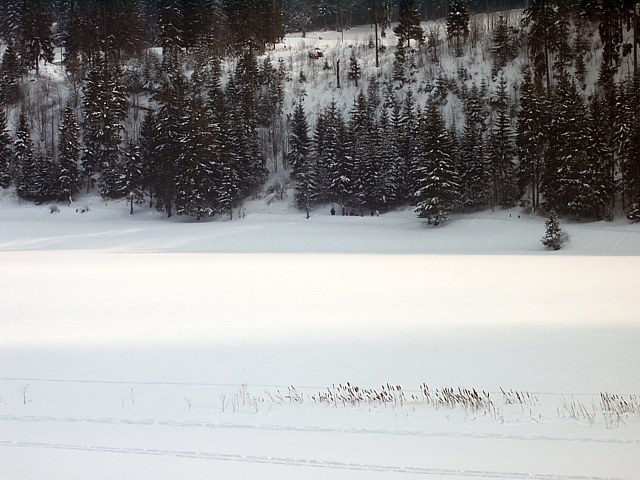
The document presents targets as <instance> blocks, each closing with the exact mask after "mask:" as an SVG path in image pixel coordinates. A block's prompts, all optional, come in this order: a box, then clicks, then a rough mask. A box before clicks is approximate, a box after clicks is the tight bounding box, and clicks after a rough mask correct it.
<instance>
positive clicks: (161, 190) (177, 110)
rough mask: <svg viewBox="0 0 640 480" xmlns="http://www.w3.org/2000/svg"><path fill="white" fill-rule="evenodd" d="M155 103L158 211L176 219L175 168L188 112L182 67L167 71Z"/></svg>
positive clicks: (153, 186)
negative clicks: (174, 216)
mask: <svg viewBox="0 0 640 480" xmlns="http://www.w3.org/2000/svg"><path fill="white" fill-rule="evenodd" d="M154 99H155V100H156V102H157V103H158V104H159V109H158V113H157V136H156V139H155V144H156V151H155V155H154V157H153V158H154V161H153V164H152V165H151V171H152V174H151V178H152V180H153V182H154V183H153V185H152V189H153V191H154V192H155V195H156V209H158V210H160V211H164V212H165V213H166V214H167V216H168V217H171V215H173V206H174V202H175V197H176V174H177V171H176V167H177V163H178V158H179V157H180V154H181V152H182V145H181V143H180V142H181V140H182V139H183V138H184V133H185V128H186V117H187V108H188V84H187V79H186V78H185V76H184V74H183V73H182V70H181V68H180V67H179V65H176V66H175V67H174V68H173V69H169V70H167V71H166V73H165V74H164V76H163V78H162V83H161V86H160V89H159V91H158V92H157V93H156V95H155V97H154Z"/></svg>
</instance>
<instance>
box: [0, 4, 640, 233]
mask: <svg viewBox="0 0 640 480" xmlns="http://www.w3.org/2000/svg"><path fill="white" fill-rule="evenodd" d="M639 16H640V4H638V3H637V2H635V1H628V0H615V1H614V0H611V1H604V0H582V1H579V0H549V1H540V0H529V1H526V2H523V1H506V0H491V1H489V0H487V1H484V0H482V1H481V0H477V1H464V0H450V1H444V0H443V1H437V0H435V1H420V0H397V1H393V0H318V1H312V0H102V1H98V0H4V1H3V2H2V3H1V5H0V38H1V39H0V52H1V55H2V60H1V64H0V102H1V104H2V106H3V108H0V185H1V187H2V188H3V189H5V190H9V191H11V192H15V195H17V196H18V197H19V198H20V199H21V200H22V201H27V202H36V203H44V202H73V201H75V199H76V198H78V197H79V196H82V195H86V194H91V193H95V194H98V193H99V195H101V196H102V197H104V198H105V199H107V200H112V199H119V198H126V199H128V201H129V202H130V204H131V211H132V212H133V208H134V205H136V208H149V207H150V208H155V209H158V210H161V211H163V212H165V213H166V215H167V216H172V215H174V214H177V215H185V216H191V217H194V218H195V219H198V220H200V219H204V218H206V217H211V216H221V217H233V215H234V212H235V211H237V208H238V207H239V206H241V205H242V202H243V201H244V200H245V199H247V198H251V197H254V198H255V197H256V196H257V195H259V194H261V193H262V192H264V191H266V190H268V191H272V192H275V193H276V194H279V195H283V194H284V193H283V192H285V191H288V192H291V194H292V198H291V200H292V201H293V202H295V203H296V204H297V206H298V207H299V208H300V210H301V214H306V215H307V217H309V216H310V215H312V214H313V210H314V208H327V210H328V209H329V208H331V207H332V206H333V207H334V208H335V209H336V210H338V212H347V211H349V212H350V211H355V212H357V214H358V215H362V214H365V215H368V214H369V213H370V212H371V214H373V212H375V211H379V212H384V211H388V210H392V209H395V208H399V207H407V206H410V207H411V208H413V209H415V212H416V214H417V215H418V216H419V217H421V218H426V219H428V221H429V223H433V224H435V225H438V224H440V223H441V222H443V221H445V220H446V219H447V216H448V215H449V214H452V213H457V212H470V211H475V210H482V209H487V208H492V209H493V208H503V207H505V208H510V207H514V206H520V207H522V208H524V209H527V211H532V212H543V211H555V212H558V214H560V215H562V216H566V217H571V218H574V219H577V220H583V219H584V220H591V219H593V220H600V219H610V218H613V216H614V215H625V216H627V217H628V218H629V219H631V220H639V219H640V72H639V71H638V66H637V63H638V52H637V50H638V42H639V41H640V38H639V37H638V35H637V33H636V31H637V26H638V23H639V19H638V17H639ZM356 26H361V27H362V26H364V27H366V28H367V32H368V34H367V36H366V38H363V39H362V40H361V41H353V40H351V39H350V40H344V41H339V42H337V43H336V45H335V47H332V48H331V50H329V49H325V50H324V51H323V50H321V49H312V48H306V47H305V46H304V45H303V42H304V39H305V38H306V37H307V35H308V33H309V32H314V31H315V32H318V31H320V32H328V31H339V32H349V31H350V30H351V29H353V28H355V27H356ZM289 34H291V35H293V34H295V35H296V38H298V37H299V38H301V39H302V40H301V42H297V41H296V43H293V42H289V41H288V40H287V38H288V37H287V35H289ZM320 35H322V34H320ZM343 36H344V35H343ZM487 65H488V66H489V67H488V69H487V68H484V67H483V66H487Z"/></svg>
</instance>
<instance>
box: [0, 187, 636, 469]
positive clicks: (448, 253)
mask: <svg viewBox="0 0 640 480" xmlns="http://www.w3.org/2000/svg"><path fill="white" fill-rule="evenodd" d="M2 201H3V205H2V208H0V225H1V226H2V235H1V237H0V250H1V251H0V265H2V275H1V276H0V292H1V293H2V317H1V319H0V463H1V464H2V474H1V475H0V477H2V478H7V479H11V480H21V479H25V480H26V479H29V480H32V479H39V478H45V477H46V478H48V479H53V480H56V479H60V480H62V479H65V480H68V479H81V478H82V479H84V478H92V479H140V478H154V479H174V478H190V479H205V478H212V477H220V478H247V477H249V476H255V477H258V478H264V479H271V478H273V479H275V478H294V477H295V478H304V479H315V478H327V477H329V478H332V479H333V478H336V479H349V480H352V479H360V478H362V479H365V478H366V479H377V478H380V479H387V478H394V479H400V478H419V477H427V478H434V479H438V478H509V479H519V478H527V479H543V480H547V479H605V478H620V479H625V480H631V479H638V478H640V476H639V475H640V473H639V472H640V455H638V452H639V451H640V413H639V409H640V406H639V403H638V402H639V400H638V396H637V395H638V393H639V392H640V380H639V377H638V375H637V372H638V371H639V368H640V356H639V355H638V345H639V344H640V320H639V319H638V314H637V312H638V308H639V307H640V302H639V301H638V296H637V288H636V283H637V278H638V273H637V272H638V271H639V270H640V257H639V256H638V254H640V241H639V240H640V238H639V236H640V228H638V226H637V225H630V224H628V223H626V222H622V221H620V222H613V223H591V224H589V223H586V224H563V227H564V228H565V229H566V230H567V231H568V232H569V234H570V236H571V239H570V241H569V243H568V244H567V245H566V246H565V248H563V249H562V250H560V251H558V252H552V251H547V250H545V249H544V248H543V247H542V245H541V243H540V238H541V236H542V234H543V231H544V227H543V219H542V218H541V217H532V218H530V217H528V216H524V215H522V214H521V213H520V212H519V211H517V210H513V211H511V212H509V211H496V212H493V213H491V212H486V213H481V214H476V215H469V216H457V217H453V219H452V221H451V222H450V223H449V224H448V225H445V226H443V227H441V228H432V227H428V226H427V225H425V223H424V222H422V221H421V220H419V219H417V218H415V215H414V214H413V213H412V212H409V211H407V212H399V213H389V214H385V215H381V216H379V217H371V216H364V217H342V216H335V217H332V216H331V215H329V212H328V208H327V211H326V212H325V211H316V212H314V213H313V215H312V218H311V219H310V220H309V221H306V220H305V219H304V215H303V214H300V213H299V212H295V211H290V210H289V207H287V206H286V202H273V203H272V204H271V205H269V206H265V205H264V204H263V203H261V202H256V203H254V204H250V205H248V206H247V212H246V216H245V217H244V218H241V219H238V220H233V221H226V220H218V221H209V222H187V221H185V219H177V220H173V221H171V220H169V221H168V220H166V219H164V218H162V217H161V216H160V215H158V214H156V213H153V212H151V211H149V210H148V209H146V208H143V209H140V210H138V211H137V212H136V214H135V215H133V216H129V215H128V209H127V206H126V205H125V203H124V202H122V203H118V202H115V203H109V204H108V205H105V204H104V203H102V202H100V201H99V200H97V199H91V198H89V199H87V200H86V202H85V203H86V205H85V204H84V203H79V204H77V205H74V206H72V207H66V206H61V207H59V210H60V212H59V213H50V209H49V207H48V206H39V207H38V206H32V205H29V206H26V205H19V206H18V205H15V203H12V202H15V201H14V200H13V199H12V198H9V197H4V198H3V199H2ZM84 207H89V208H88V210H86V211H85V213H81V211H82V209H83V208H84ZM76 209H79V211H78V212H76ZM519 215H520V217H518V216H519ZM487 254H492V255H487ZM347 382H350V383H349V384H348V385H347ZM423 383H426V387H425V385H423ZM447 387H451V388H452V389H453V390H447V389H446V388H447ZM458 387H461V390H458ZM464 389H467V390H464ZM501 389H503V390H504V392H502V391H501ZM605 392H606V395H604V396H603V395H601V393H602V394H604V393H605ZM613 395H620V396H619V397H614V396H613Z"/></svg>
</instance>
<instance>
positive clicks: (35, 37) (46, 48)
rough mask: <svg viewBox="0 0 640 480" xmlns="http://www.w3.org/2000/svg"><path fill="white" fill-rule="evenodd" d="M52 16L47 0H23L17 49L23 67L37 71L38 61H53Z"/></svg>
mask: <svg viewBox="0 0 640 480" xmlns="http://www.w3.org/2000/svg"><path fill="white" fill-rule="evenodd" d="M52 23H53V17H52V15H51V11H50V9H49V2H48V1H47V0H23V2H22V8H21V10H20V26H19V36H18V38H19V42H20V43H19V51H20V57H21V59H22V63H23V66H24V68H25V69H29V70H30V69H35V71H36V74H38V73H39V62H40V60H44V61H45V62H53V34H52V31H51V27H52Z"/></svg>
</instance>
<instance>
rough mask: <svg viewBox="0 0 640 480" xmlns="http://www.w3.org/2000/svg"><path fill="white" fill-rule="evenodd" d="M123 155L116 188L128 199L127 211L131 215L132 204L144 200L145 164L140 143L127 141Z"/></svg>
mask: <svg viewBox="0 0 640 480" xmlns="http://www.w3.org/2000/svg"><path fill="white" fill-rule="evenodd" d="M123 157H124V161H123V169H122V170H123V171H122V176H121V178H120V183H119V185H118V188H119V190H120V191H121V192H122V194H123V195H125V196H126V197H127V198H128V199H129V213H130V214H131V215H133V205H134V204H135V203H142V202H143V200H144V184H145V179H144V174H145V165H144V163H143V161H142V149H141V147H140V145H138V144H136V143H134V142H132V141H129V142H128V143H127V148H126V149H125V150H124V152H123Z"/></svg>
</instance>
